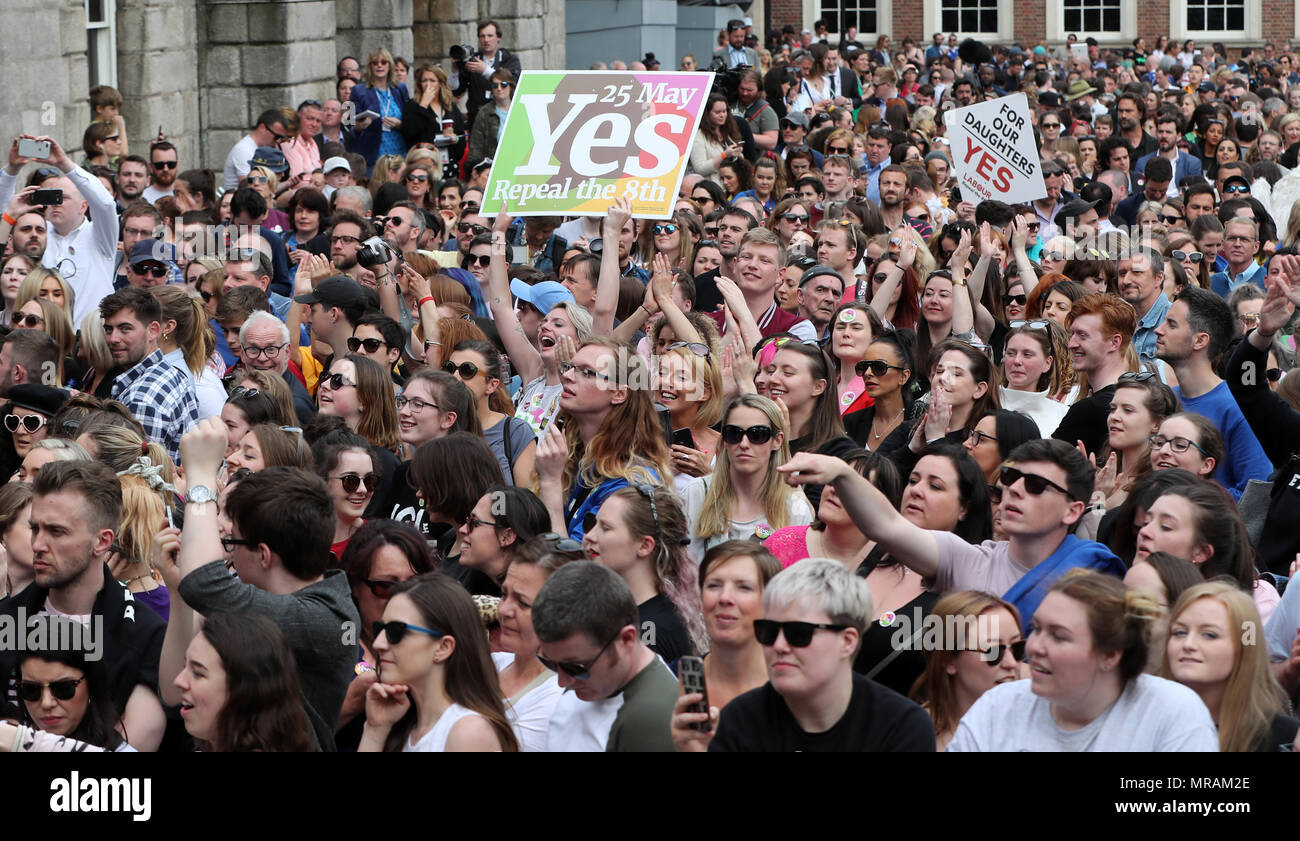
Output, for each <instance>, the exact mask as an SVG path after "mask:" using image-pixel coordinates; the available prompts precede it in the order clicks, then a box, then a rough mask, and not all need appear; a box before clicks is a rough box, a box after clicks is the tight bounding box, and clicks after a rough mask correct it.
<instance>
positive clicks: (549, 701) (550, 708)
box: [492, 651, 564, 751]
mask: <svg viewBox="0 0 1300 841" xmlns="http://www.w3.org/2000/svg"><path fill="white" fill-rule="evenodd" d="M514 661H515V655H513V654H511V653H509V652H507V651H494V652H493V653H492V665H494V666H496V667H497V674H500V673H501V672H502V671H504V670H505V668H506V667H507V666H509V665H510V664H511V663H513V662H514ZM549 675H550V676H549V677H547V678H546V680H545V681H543V682H542V683H541V684H540V685H538V686H534V687H533V688H532V689H529V690H528V691H527V692H525V693H524V695H523V697H522V698H520V697H516V698H515V700H514V702H513V703H512V702H511V699H509V698H507V699H506V717H507V718H509V719H510V726H511V727H512V728H513V729H514V731H515V738H516V739H518V740H519V750H521V751H542V750H545V749H546V730H547V728H548V727H550V724H551V714H552V713H554V712H555V704H556V702H557V701H559V700H560V696H561V695H563V694H564V690H562V689H560V682H559V679H558V678H557V677H556V676H555V673H554V672H550V673H549Z"/></svg>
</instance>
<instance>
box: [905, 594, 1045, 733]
mask: <svg viewBox="0 0 1300 841" xmlns="http://www.w3.org/2000/svg"><path fill="white" fill-rule="evenodd" d="M999 608H1000V609H1002V610H1005V611H1007V612H1008V613H1010V614H1011V616H1012V617H1013V618H1014V619H1015V621H1016V626H1017V627H1019V626H1020V624H1021V623H1020V611H1018V610H1016V606H1015V605H1013V604H1011V603H1010V602H1007V601H1003V600H1002V599H1000V598H998V597H997V596H995V595H993V594H992V593H982V592H979V591H977V590H957V591H955V592H952V593H947V594H945V595H944V597H943V598H941V599H939V601H937V602H935V605H934V610H932V611H931V612H930V615H931V616H933V617H934V618H935V619H937V620H938V622H939V624H938V627H941V628H946V627H948V626H949V625H950V624H953V623H950V622H949V620H950V619H966V620H974V619H977V617H979V616H982V615H983V614H985V613H988V612H989V611H992V610H998V609H999ZM960 656H961V651H960V650H958V649H956V648H948V647H946V646H945V647H942V648H939V649H936V650H934V651H931V652H929V653H928V654H927V656H926V658H925V670H924V671H922V672H921V676H920V677H918V678H917V679H916V682H915V683H913V684H912V691H911V694H910V697H911V698H912V700H913V701H916V702H917V703H919V704H922V705H923V706H924V707H925V709H926V711H927V712H929V713H930V718H931V719H933V720H934V730H935V732H936V733H938V734H940V735H942V734H944V733H951V732H953V731H954V730H956V729H957V722H958V720H959V719H960V718H961V710H958V709H957V691H956V689H954V687H953V678H952V675H950V674H948V666H950V665H952V662H953V661H954V660H956V659H957V658H958V657H960Z"/></svg>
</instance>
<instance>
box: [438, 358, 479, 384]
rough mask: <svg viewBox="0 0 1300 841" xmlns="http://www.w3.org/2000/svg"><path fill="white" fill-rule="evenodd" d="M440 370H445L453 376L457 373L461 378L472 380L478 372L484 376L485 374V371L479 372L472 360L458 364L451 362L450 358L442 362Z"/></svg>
mask: <svg viewBox="0 0 1300 841" xmlns="http://www.w3.org/2000/svg"><path fill="white" fill-rule="evenodd" d="M442 370H444V371H446V372H447V373H448V374H451V375H452V376H453V377H454V376H456V375H457V374H459V375H460V378H461V379H462V380H472V379H474V378H475V377H477V376H478V375H479V374H480V373H482V374H483V375H484V376H487V372H486V371H482V372H480V371H479V369H478V366H477V365H475V364H474V363H473V362H462V363H460V364H459V365H457V364H456V363H455V362H452V361H451V360H450V359H448V360H447V361H446V362H444V363H442Z"/></svg>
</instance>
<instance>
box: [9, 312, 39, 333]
mask: <svg viewBox="0 0 1300 841" xmlns="http://www.w3.org/2000/svg"><path fill="white" fill-rule="evenodd" d="M44 323H45V318H44V316H40V315H36V314H35V313H30V312H29V313H21V312H20V313H18V314H17V315H15V316H14V326H15V327H29V328H31V329H33V330H35V329H36V328H38V327H40V326H41V325H42V324H44Z"/></svg>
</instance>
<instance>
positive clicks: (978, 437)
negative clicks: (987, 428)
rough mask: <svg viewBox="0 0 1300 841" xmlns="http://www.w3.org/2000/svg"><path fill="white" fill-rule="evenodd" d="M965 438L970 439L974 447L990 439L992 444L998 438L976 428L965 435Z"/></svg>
mask: <svg viewBox="0 0 1300 841" xmlns="http://www.w3.org/2000/svg"><path fill="white" fill-rule="evenodd" d="M966 440H968V441H970V442H971V443H972V444H973V445H975V446H976V447H978V446H979V445H980V444H983V443H984V442H985V441H992V442H993V443H994V444H996V443H997V442H998V439H996V438H994V437H993V436H992V435H989V434H988V433H987V432H980V431H979V430H978V429H972V430H971V431H970V434H969V435H967V436H966Z"/></svg>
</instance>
